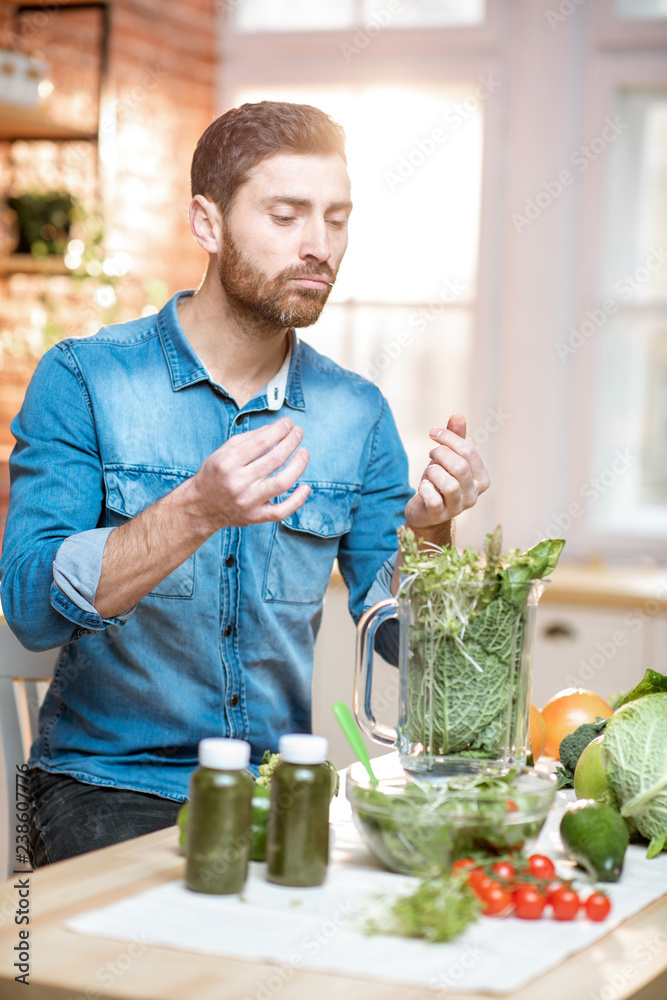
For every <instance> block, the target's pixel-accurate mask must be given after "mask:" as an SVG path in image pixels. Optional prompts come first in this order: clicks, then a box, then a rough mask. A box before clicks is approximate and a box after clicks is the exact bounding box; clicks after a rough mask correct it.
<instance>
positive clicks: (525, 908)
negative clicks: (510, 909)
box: [514, 885, 547, 920]
mask: <svg viewBox="0 0 667 1000" xmlns="http://www.w3.org/2000/svg"><path fill="white" fill-rule="evenodd" d="M546 905H547V900H546V896H543V895H542V893H541V892H538V890H537V889H536V888H535V887H534V886H532V885H521V886H519V888H518V889H515V890H514V913H515V916H517V917H520V918H521V919H522V920H539V918H540V917H541V916H542V914H543V913H544V907H545V906H546Z"/></svg>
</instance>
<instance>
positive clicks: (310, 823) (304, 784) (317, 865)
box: [266, 733, 331, 886]
mask: <svg viewBox="0 0 667 1000" xmlns="http://www.w3.org/2000/svg"><path fill="white" fill-rule="evenodd" d="M278 752H279V753H280V757H281V760H280V764H279V765H278V767H277V768H276V770H275V772H274V774H273V777H272V779H271V804H270V807H269V826H268V831H267V836H266V861H267V878H268V880H269V882H277V883H278V884H279V885H293V886H309V885H321V884H322V882H324V879H325V878H326V874H327V864H328V861H329V802H330V801H331V772H330V770H329V767H328V765H327V764H325V763H324V762H325V760H326V756H327V741H326V739H325V738H324V736H310V735H308V734H306V733H292V734H290V735H289V736H281V737H280V741H279V743H278Z"/></svg>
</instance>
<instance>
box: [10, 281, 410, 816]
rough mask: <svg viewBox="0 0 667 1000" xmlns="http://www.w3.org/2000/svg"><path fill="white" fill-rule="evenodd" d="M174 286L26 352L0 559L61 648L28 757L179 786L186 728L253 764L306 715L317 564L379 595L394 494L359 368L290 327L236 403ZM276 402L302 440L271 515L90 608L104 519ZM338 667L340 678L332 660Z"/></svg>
mask: <svg viewBox="0 0 667 1000" xmlns="http://www.w3.org/2000/svg"><path fill="white" fill-rule="evenodd" d="M180 294H192V293H180ZM178 297H179V296H174V298H172V299H171V300H170V301H169V302H168V303H167V304H166V305H165V306H164V308H163V309H162V310H161V311H160V312H159V313H158V314H157V315H154V316H149V317H146V318H142V319H138V320H134V321H132V322H129V323H123V324H117V325H114V326H109V327H104V328H102V329H101V330H100V331H99V332H98V333H96V334H95V335H94V336H92V337H86V338H81V339H74V338H73V339H69V340H64V341H62V342H60V343H59V344H57V345H56V346H55V347H54V348H52V349H51V350H50V351H48V352H47V354H45V355H44V357H43V358H42V360H41V361H40V363H39V365H38V367H37V370H36V372H35V375H34V377H33V379H32V382H31V384H30V386H29V388H28V391H27V394H26V397H25V401H24V404H23V407H22V409H21V411H20V413H19V414H18V416H17V417H16V418H15V419H14V422H13V424H12V430H13V433H14V435H15V437H16V442H17V443H16V447H15V449H14V451H13V453H12V457H11V460H10V470H11V492H10V510H9V515H8V518H7V525H6V531H5V538H4V550H3V559H2V567H1V570H2V605H3V610H4V613H5V615H6V618H7V621H8V623H9V625H10V626H11V628H12V630H13V631H14V632H15V634H16V635H17V636H18V638H19V640H20V641H21V642H22V643H23V644H24V645H25V646H26V647H27V648H28V649H33V650H43V649H51V648H53V649H56V648H57V647H59V646H62V647H63V648H62V650H61V652H60V654H59V656H58V659H57V663H56V666H55V673H54V678H53V681H52V683H51V686H50V688H49V691H48V693H47V696H46V699H45V701H44V704H43V707H42V709H41V712H40V719H39V724H40V735H39V737H38V739H37V740H36V742H35V744H34V745H33V747H32V752H31V756H30V764H31V765H32V766H36V767H40V768H43V769H45V770H48V771H58V772H63V773H66V774H69V775H72V776H73V777H75V778H78V779H80V780H82V781H87V782H92V783H95V784H100V785H111V786H116V787H122V788H130V789H136V790H138V791H144V792H151V793H155V794H158V795H162V796H165V797H167V798H171V799H175V800H177V801H180V800H183V799H185V798H186V796H187V785H188V778H189V775H190V772H191V771H192V769H193V768H194V767H195V766H196V763H197V744H198V742H199V740H200V739H202V738H203V737H206V736H234V737H238V738H242V739H247V740H248V741H249V742H250V743H251V745H252V758H251V759H252V762H253V764H255V765H256V764H258V763H259V761H260V760H261V756H262V753H263V751H264V750H265V749H267V748H268V749H271V750H275V749H276V748H277V743H278V738H279V736H280V735H281V734H283V733H287V732H309V731H310V729H311V686H312V673H313V647H314V641H315V637H316V635H317V630H318V627H319V623H320V618H321V614H322V602H323V598H324V595H325V591H326V589H327V584H328V582H329V577H330V574H331V570H332V566H333V563H334V560H335V559H338V565H339V568H340V572H341V574H342V576H343V579H344V580H345V583H346V585H347V587H348V590H349V608H350V612H351V614H352V616H353V618H354V619H355V620H357V619H358V618H359V616H360V614H361V612H362V610H363V608H364V606H368V605H370V604H371V603H373V602H374V601H376V600H380V599H382V598H383V597H386V596H388V583H389V578H390V574H391V568H392V556H393V554H394V553H395V550H396V528H397V527H398V525H399V524H401V523H402V520H403V511H404V508H405V504H406V502H407V500H408V499H409V497H410V495H411V493H412V491H411V490H410V488H409V485H408V478H407V460H406V456H405V452H404V450H403V447H402V445H401V442H400V439H399V437H398V434H397V431H396V427H395V424H394V421H393V418H392V415H391V412H390V410H389V407H388V405H387V402H386V400H385V399H384V397H383V396H382V395H381V393H380V392H379V390H378V389H377V388H376V387H375V386H374V385H373V384H372V383H370V382H367V381H366V380H365V379H363V378H361V377H360V376H358V375H356V374H354V373H352V372H348V371H345V370H344V369H342V368H340V367H339V366H338V365H336V364H334V363H333V362H332V361H330V360H329V359H327V358H325V357H323V356H322V355H320V354H318V353H317V352H316V351H314V350H313V349H312V348H311V347H309V346H308V345H306V344H304V343H302V342H300V341H298V340H297V338H296V336H295V335H294V334H292V351H291V358H290V362H289V371H288V374H287V383H286V386H285V398H284V402H283V404H282V406H281V407H280V408H279V409H270V408H269V405H268V401H267V395H266V390H262V391H260V392H259V393H258V394H257V395H256V396H255V397H254V398H253V399H251V400H250V401H249V402H248V403H246V405H245V406H243V407H241V408H239V407H238V406H237V404H236V403H235V402H234V400H233V399H231V398H230V396H229V395H228V394H227V393H226V392H225V390H224V389H223V388H222V387H221V386H220V385H218V384H216V383H215V382H214V381H213V380H212V379H211V378H210V376H209V374H208V372H207V371H206V369H205V368H204V366H203V365H202V363H201V361H200V359H199V358H198V356H197V354H196V353H195V351H194V350H193V348H192V346H191V345H190V342H189V341H188V339H187V337H186V336H185V334H184V332H183V329H182V327H181V325H180V322H179V319H178V313H177V299H178ZM287 415H289V416H290V417H292V419H293V420H294V423H295V424H297V425H298V426H300V427H302V428H303V431H304V437H303V442H302V444H303V446H304V447H306V448H307V449H308V450H309V452H310V461H309V463H308V466H307V467H306V470H305V472H304V474H303V477H302V479H301V480H300V481H301V482H306V483H308V484H310V486H311V492H310V495H309V496H308V499H307V500H306V502H305V503H304V505H303V506H302V507H301V508H299V510H297V511H295V513H293V514H291V515H290V516H289V517H287V518H286V519H285V520H284V521H282V522H271V523H264V524H256V525H250V526H248V527H244V528H235V527H229V528H221V529H220V530H218V531H216V532H215V533H214V534H213V535H212V536H211V537H210V538H208V539H207V541H205V542H204V544H203V545H202V546H201V547H200V548H199V549H197V551H196V552H195V553H194V554H193V555H191V556H190V557H189V558H188V559H186V560H185V562H184V563H182V564H181V565H180V566H179V567H178V568H177V569H175V570H174V572H173V573H170V574H169V576H167V577H166V578H165V579H164V580H162V582H161V583H159V584H158V585H157V586H156V587H155V588H154V590H152V591H151V592H150V594H148V595H147V596H146V597H144V598H143V599H142V600H141V601H139V603H138V604H137V605H136V606H135V607H134V608H131V609H128V610H127V612H126V613H125V614H122V615H118V616H117V617H115V618H110V619H105V620H103V619H102V618H101V617H100V616H99V614H98V613H97V612H96V610H95V608H94V607H93V605H92V601H93V599H94V592H95V587H96V585H97V580H98V578H99V573H100V567H101V560H102V552H103V548H104V543H105V541H106V538H107V537H108V535H109V533H110V531H111V530H113V528H114V527H116V526H118V525H121V524H123V523H125V522H126V521H127V520H128V519H130V518H133V517H135V516H136V515H137V514H139V513H140V511H142V510H144V509H145V508H146V507H148V506H149V505H151V504H153V503H155V502H156V501H157V500H158V499H159V498H160V497H162V496H164V495H165V494H166V493H168V492H170V491H171V490H173V489H174V488H175V487H177V486H178V485H179V484H180V483H183V482H184V481H185V480H186V479H188V478H189V477H191V476H192V475H194V474H195V473H196V472H197V470H198V468H199V466H200V465H201V463H202V462H203V460H204V459H205V458H206V457H207V456H208V455H209V454H210V453H211V452H213V451H214V450H215V449H216V448H218V447H219V446H220V445H222V444H223V443H224V442H225V441H227V440H228V439H229V438H230V437H231V436H232V435H234V434H240V433H242V432H244V431H248V430H252V429H253V428H256V427H259V426H261V425H264V424H267V423H270V422H272V421H274V420H278V419H280V418H281V417H284V416H287ZM283 498H284V497H280V498H279V499H283ZM68 539H72V540H74V541H76V542H77V543H78V544H77V545H75V546H73V547H72V543H71V542H68V543H67V544H66V545H64V544H63V543H65V540H68ZM68 545H69V547H70V550H71V551H68ZM61 546H63V550H62V553H59V549H60V548H61ZM57 555H58V561H57V563H56V572H55V578H54V561H55V560H56V556H57ZM86 593H87V594H88V599H86V597H85V595H86ZM81 595H84V596H81ZM341 669H344V670H345V671H346V672H347V673H349V675H350V678H351V676H352V664H344V665H341Z"/></svg>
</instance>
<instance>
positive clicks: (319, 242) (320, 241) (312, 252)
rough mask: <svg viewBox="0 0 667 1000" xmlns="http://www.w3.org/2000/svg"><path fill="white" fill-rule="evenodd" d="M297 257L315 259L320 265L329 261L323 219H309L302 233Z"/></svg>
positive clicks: (329, 251)
mask: <svg viewBox="0 0 667 1000" xmlns="http://www.w3.org/2000/svg"><path fill="white" fill-rule="evenodd" d="M299 256H300V257H301V258H302V259H304V258H305V257H315V258H316V259H317V260H318V261H320V263H323V262H324V261H326V260H329V257H330V256H331V246H330V245H329V233H328V232H327V226H326V222H325V221H324V219H310V220H309V221H308V224H307V225H306V228H305V230H304V233H303V239H302V241H301V247H300V250H299Z"/></svg>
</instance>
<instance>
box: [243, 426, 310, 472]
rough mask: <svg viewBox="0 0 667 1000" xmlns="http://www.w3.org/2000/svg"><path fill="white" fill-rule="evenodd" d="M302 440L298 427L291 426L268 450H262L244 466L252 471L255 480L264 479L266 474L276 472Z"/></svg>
mask: <svg viewBox="0 0 667 1000" xmlns="http://www.w3.org/2000/svg"><path fill="white" fill-rule="evenodd" d="M302 441H303V431H302V430H301V428H300V427H292V429H291V430H290V431H289V433H288V434H287V435H286V436H285V437H284V438H282V440H280V441H278V443H277V444H274V446H273V448H271V450H270V451H267V452H264V453H263V454H262V455H260V456H259V458H256V459H255V460H254V462H250V463H249V465H247V466H246V469H247V471H248V472H252V475H253V478H255V479H256V480H257V481H259V480H261V479H266V477H267V476H270V475H272V473H274V472H276V470H277V469H279V468H280V467H281V466H282V465H284V464H285V462H286V461H287V460H288V459H289V457H290V455H293V454H294V452H295V451H296V449H297V448H298V447H299V445H300V444H301V442H302Z"/></svg>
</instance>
